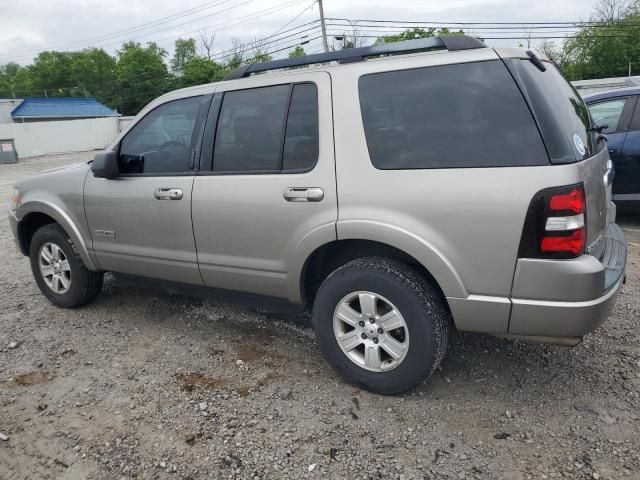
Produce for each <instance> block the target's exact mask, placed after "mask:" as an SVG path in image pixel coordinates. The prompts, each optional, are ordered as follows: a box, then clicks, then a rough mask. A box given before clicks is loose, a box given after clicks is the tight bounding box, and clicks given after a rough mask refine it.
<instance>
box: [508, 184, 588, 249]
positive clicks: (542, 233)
mask: <svg viewBox="0 0 640 480" xmlns="http://www.w3.org/2000/svg"><path fill="white" fill-rule="evenodd" d="M586 228H587V226H586V200H585V193H584V185H582V184H578V185H569V186H566V187H553V188H548V189H545V190H542V191H540V192H538V193H537V194H536V195H535V196H534V198H533V200H532V201H531V204H530V205H529V210H528V211H527V218H526V220H525V225H524V228H523V231H522V239H521V240H520V250H519V252H518V256H519V257H521V258H523V257H525V258H574V257H577V256H579V255H582V254H583V253H584V250H585V246H586V242H587V231H586Z"/></svg>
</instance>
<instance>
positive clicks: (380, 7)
mask: <svg viewBox="0 0 640 480" xmlns="http://www.w3.org/2000/svg"><path fill="white" fill-rule="evenodd" d="M293 2H294V0H217V1H216V2H213V1H209V2H206V1H204V0H182V1H181V2H175V0H110V1H108V2H105V1H101V0H58V1H55V2H51V1H49V2H43V1H41V0H22V1H20V2H6V3H5V5H3V11H2V25H3V27H2V29H1V30H0V63H4V62H7V61H12V60H13V61H18V62H20V63H29V62H30V61H31V59H32V58H33V57H34V56H35V55H36V54H37V52H38V51H41V50H43V49H59V50H64V49H78V48H81V47H85V46H89V45H92V46H101V47H104V48H105V49H106V50H107V51H109V52H115V50H117V48H118V47H119V46H120V45H121V44H122V42H124V41H126V40H128V39H135V40H137V41H140V42H146V41H157V42H158V43H159V44H160V45H161V46H162V47H164V48H165V49H167V50H169V51H171V50H172V46H173V42H174V40H175V38H177V37H179V36H183V37H188V36H196V35H197V33H198V31H203V30H206V31H207V32H209V33H213V32H214V31H215V32H216V49H217V50H218V51H221V50H226V49H228V48H229V47H230V44H231V39H232V38H238V39H240V40H243V41H250V40H253V39H254V38H258V37H262V36H265V35H269V34H271V33H273V32H274V31H276V30H278V29H279V28H280V27H282V26H283V25H284V24H286V23H287V22H289V21H290V20H292V19H293V18H294V17H295V16H296V15H298V14H299V13H300V12H302V11H303V9H305V8H306V7H309V6H310V5H311V0H299V1H298V2H297V3H293ZM595 3H596V0H564V1H561V2H559V1H557V0H540V1H537V2H530V3H526V4H524V3H523V2H522V1H521V0H493V1H486V0H448V1H447V2H446V6H445V7H443V6H442V4H440V3H439V2H427V1H418V0H413V1H412V0H394V1H392V2H390V1H382V0H350V1H348V2H346V1H344V0H324V4H325V14H326V15H327V16H328V17H346V18H365V19H391V20H419V21H430V22H435V21H450V22H462V21H467V22H488V21H491V22H500V21H509V22H534V21H573V20H580V19H587V18H588V17H589V15H590V14H591V11H592V10H593V6H594V4H595ZM207 4H209V8H205V9H202V10H201V11H200V12H198V13H196V14H193V15H186V16H184V17H181V18H175V19H174V20H173V21H172V22H168V23H163V24H160V25H155V26H153V27H152V28H145V29H140V30H137V31H131V29H134V28H136V27H137V26H138V25H141V24H144V23H147V22H150V21H153V20H155V19H158V18H161V17H165V16H171V15H173V16H177V15H180V14H181V12H184V11H185V10H187V9H191V8H198V7H200V6H203V5H205V6H206V5H207ZM287 4H289V5H288V6H286V8H282V9H280V10H278V8H279V7H280V6H282V5H287ZM269 9H271V11H269ZM265 10H266V12H265ZM259 11H263V13H262V14H260V15H255V14H256V12H259ZM317 16H318V11H317V6H314V7H313V9H312V10H311V9H309V10H307V11H306V12H305V13H304V14H303V15H301V16H300V17H299V18H298V19H296V20H295V21H294V22H293V23H292V24H291V26H295V25H298V24H302V23H305V22H307V21H311V20H314V19H315V18H317ZM243 17H244V18H243ZM186 22H188V23H186ZM181 23H185V24H184V25H179V24H181ZM288 28H290V27H288ZM122 30H128V32H127V33H126V34H123V35H117V36H115V37H114V36H110V37H107V35H111V34H113V33H114V32H119V31H122ZM518 30H520V31H521V30H522V29H521V28H520V29H518ZM483 35H484V34H483ZM484 36H487V35H484ZM97 37H101V38H97ZM298 40H299V39H298V38H296V37H294V38H291V39H290V40H289V41H290V42H291V43H295V42H296V41H298ZM488 43H494V44H496V43H498V44H503V45H504V44H505V43H507V44H511V45H516V44H517V43H518V42H517V41H497V42H496V41H494V42H492V41H489V42H488ZM319 44H320V42H319V41H318V40H316V41H314V42H312V44H311V45H308V46H306V47H307V51H310V50H313V48H319ZM286 45H288V44H287V42H286V41H283V43H282V44H279V45H275V46H286ZM272 47H274V46H272Z"/></svg>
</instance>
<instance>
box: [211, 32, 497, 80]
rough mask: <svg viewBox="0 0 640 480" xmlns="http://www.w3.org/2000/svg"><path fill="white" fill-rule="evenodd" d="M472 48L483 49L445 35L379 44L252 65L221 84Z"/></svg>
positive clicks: (478, 44)
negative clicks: (323, 66) (291, 71)
mask: <svg viewBox="0 0 640 480" xmlns="http://www.w3.org/2000/svg"><path fill="white" fill-rule="evenodd" d="M474 48H486V45H485V44H484V43H483V42H481V41H480V40H478V39H477V38H473V37H469V36H467V35H448V36H443V37H431V38H421V39H417V40H405V41H402V42H394V43H383V44H381V45H372V46H370V47H360V48H347V49H344V50H337V51H335V52H327V53H316V54H314V55H305V56H302V57H295V58H285V59H282V60H272V61H270V62H263V63H254V64H250V65H243V66H242V67H239V68H236V69H235V70H233V71H231V72H230V73H228V74H227V76H225V77H224V79H225V80H236V79H238V78H245V77H248V76H249V75H251V74H252V73H258V72H266V71H267V70H278V69H281V68H292V67H301V66H304V65H313V64H316V63H327V62H338V63H352V62H361V61H363V60H364V59H365V58H367V57H375V56H378V55H394V54H395V55H397V54H401V53H413V52H420V51H425V50H449V51H451V52H453V51H456V50H471V49H474Z"/></svg>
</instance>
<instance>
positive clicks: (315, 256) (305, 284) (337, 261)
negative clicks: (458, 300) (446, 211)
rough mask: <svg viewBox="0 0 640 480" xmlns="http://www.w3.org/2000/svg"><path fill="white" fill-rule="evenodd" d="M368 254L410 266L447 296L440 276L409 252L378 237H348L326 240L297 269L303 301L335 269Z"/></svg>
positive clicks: (311, 295)
mask: <svg viewBox="0 0 640 480" xmlns="http://www.w3.org/2000/svg"><path fill="white" fill-rule="evenodd" d="M371 256H377V257H385V258H392V259H396V260H399V261H401V262H403V263H406V264H408V265H411V266H412V267H414V268H415V269H416V270H418V272H419V273H420V274H421V275H422V276H423V277H425V278H427V279H428V280H429V281H430V283H431V284H432V285H434V286H435V287H436V288H437V289H438V290H439V293H440V294H441V295H442V298H443V299H446V297H447V296H450V293H449V292H448V291H447V290H445V288H444V287H443V278H442V277H441V278H438V277H437V276H436V275H434V274H433V272H432V270H431V269H430V268H429V267H428V266H427V265H425V264H424V263H423V262H421V261H420V260H419V259H418V258H417V257H416V256H415V255H412V254H411V253H410V252H407V251H405V250H402V249H399V248H397V247H394V246H392V245H389V244H388V243H384V242H380V241H377V240H371V239H363V238H350V239H343V240H336V241H332V242H329V243H325V244H324V245H322V246H320V247H318V248H316V249H315V250H314V251H313V252H312V253H311V254H310V255H309V256H308V258H307V259H306V261H305V263H304V265H303V267H302V269H301V272H300V284H299V286H300V292H301V293H300V295H301V298H302V301H303V303H309V302H311V301H312V300H313V298H314V296H315V292H316V291H317V289H318V288H319V286H320V284H321V283H322V281H324V279H325V278H326V277H327V276H328V275H329V274H330V273H331V272H333V271H334V270H335V269H337V268H339V267H340V266H342V265H344V264H346V263H348V262H350V261H352V260H355V259H358V258H363V257H371ZM444 280H445V285H447V284H449V283H451V282H452V280H451V278H446V279H444ZM447 282H448V283H447ZM453 283H454V286H455V283H458V284H459V289H456V292H461V291H464V287H463V286H462V284H461V282H453Z"/></svg>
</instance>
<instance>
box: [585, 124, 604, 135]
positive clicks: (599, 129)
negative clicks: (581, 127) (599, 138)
mask: <svg viewBox="0 0 640 480" xmlns="http://www.w3.org/2000/svg"><path fill="white" fill-rule="evenodd" d="M607 128H609V125H607V124H606V123H605V124H604V125H595V126H593V127H589V128H587V132H597V133H602V131H603V130H606V129H607Z"/></svg>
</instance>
